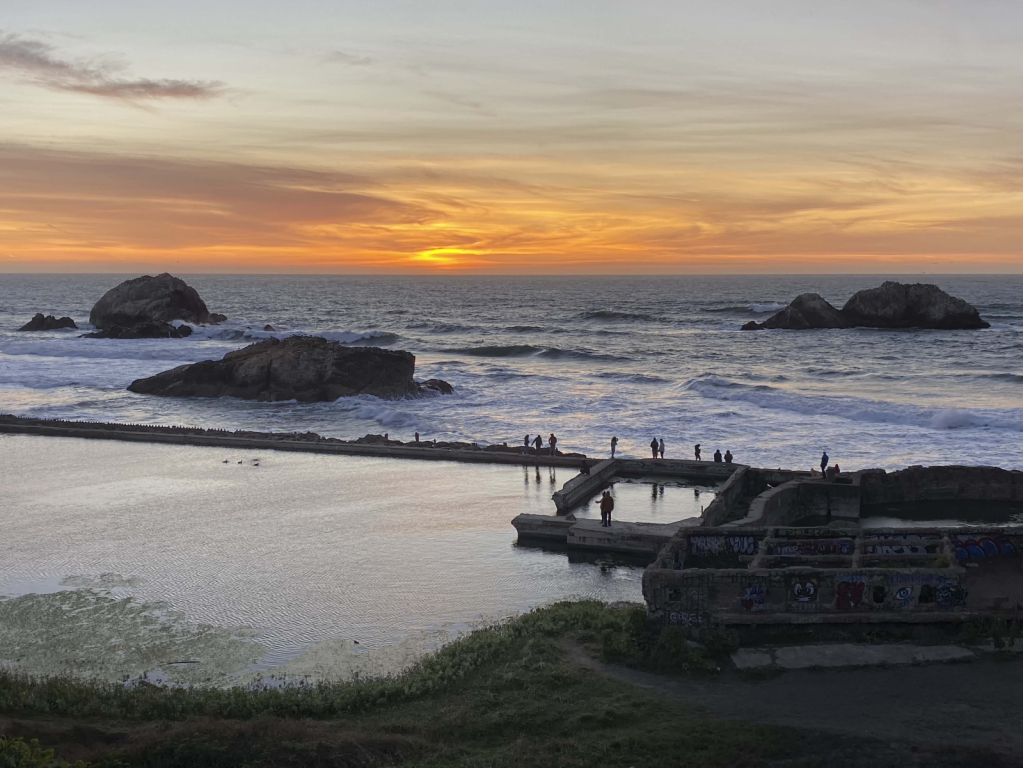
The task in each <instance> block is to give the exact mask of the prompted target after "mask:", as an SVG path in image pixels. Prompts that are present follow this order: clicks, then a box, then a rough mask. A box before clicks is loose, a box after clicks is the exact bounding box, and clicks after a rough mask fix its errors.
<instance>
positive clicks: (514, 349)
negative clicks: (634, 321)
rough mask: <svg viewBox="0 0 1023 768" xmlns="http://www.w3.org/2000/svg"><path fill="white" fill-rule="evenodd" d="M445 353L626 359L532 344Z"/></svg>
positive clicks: (477, 355)
mask: <svg viewBox="0 0 1023 768" xmlns="http://www.w3.org/2000/svg"><path fill="white" fill-rule="evenodd" d="M442 351H444V352H454V353H455V354H459V355H469V356H471V357H542V358H547V359H552V360H557V359H561V358H566V359H577V360H623V359H625V358H621V357H615V356H614V355H605V354H601V353H599V352H591V351H589V350H585V349H559V348H558V347H535V346H533V345H532V344H508V345H489V346H482V347H462V348H460V349H447V350H442Z"/></svg>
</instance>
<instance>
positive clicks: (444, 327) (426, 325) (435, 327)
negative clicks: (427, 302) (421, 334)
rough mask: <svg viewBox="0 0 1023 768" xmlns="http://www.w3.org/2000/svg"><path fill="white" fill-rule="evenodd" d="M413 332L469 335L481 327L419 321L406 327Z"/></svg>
mask: <svg viewBox="0 0 1023 768" xmlns="http://www.w3.org/2000/svg"><path fill="white" fill-rule="evenodd" d="M405 327H406V328H408V329H409V330H411V331H430V332H431V333H468V332H469V331H478V330H479V326H477V325H459V324H458V323H433V322H428V321H423V320H417V321H416V322H413V323H407V324H406V325H405Z"/></svg>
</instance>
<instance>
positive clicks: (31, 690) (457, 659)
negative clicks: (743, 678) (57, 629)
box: [0, 602, 999, 768]
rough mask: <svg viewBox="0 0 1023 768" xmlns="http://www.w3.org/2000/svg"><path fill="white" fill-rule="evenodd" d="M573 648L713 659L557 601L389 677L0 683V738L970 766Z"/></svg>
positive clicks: (255, 752)
mask: <svg viewBox="0 0 1023 768" xmlns="http://www.w3.org/2000/svg"><path fill="white" fill-rule="evenodd" d="M569 642H576V643H583V644H585V645H586V646H587V647H589V648H592V649H595V651H596V652H599V653H601V654H602V655H603V656H604V657H605V658H606V659H608V660H612V661H620V662H625V663H631V664H635V665H639V666H644V667H646V668H657V669H661V670H665V671H667V670H671V671H672V672H674V673H681V674H699V675H712V674H713V667H714V663H715V662H714V660H713V659H712V658H708V657H706V656H705V655H703V654H701V653H696V652H692V651H688V650H686V647H685V644H684V638H682V637H681V635H679V634H676V633H674V632H671V631H665V632H663V633H660V634H655V633H651V632H650V631H649V630H648V629H647V628H646V626H645V623H644V621H643V612H642V610H641V609H640V610H638V611H637V610H636V609H627V608H609V607H606V606H603V605H601V604H600V603H594V602H574V603H560V604H557V605H554V606H550V607H547V608H543V609H540V610H537V611H534V612H532V613H530V614H527V615H526V616H523V617H520V618H518V619H516V620H515V621H512V622H509V623H508V624H505V625H502V626H500V627H494V628H489V629H484V630H480V631H477V632H475V633H473V634H472V635H470V636H468V637H466V638H464V639H462V640H460V641H458V642H456V643H453V644H452V645H450V646H448V647H447V648H445V649H443V650H442V651H440V652H439V653H438V654H436V655H435V656H433V657H431V658H430V659H428V660H426V661H424V662H422V663H421V664H419V665H417V666H416V667H414V668H413V669H411V670H410V671H408V672H407V673H405V674H403V675H401V676H399V677H396V678H392V679H387V680H375V681H355V682H351V683H345V684H333V685H319V686H312V687H310V688H308V689H306V690H301V689H299V690H296V689H290V690H285V691H279V690H269V691H242V690H228V691H217V690H198V689H191V690H164V689H158V688H153V687H145V688H141V689H133V690H126V689H124V688H123V687H121V686H94V685H89V684H83V683H76V682H73V681H69V680H66V679H50V680H43V681H32V680H25V679H21V678H18V677H15V676H10V675H3V674H0V733H3V734H6V735H8V736H10V737H20V738H24V739H30V738H38V739H39V741H40V743H41V744H42V746H43V747H54V748H55V749H56V751H57V754H58V755H59V756H60V757H61V758H65V759H72V760H74V759H85V760H89V761H92V762H93V763H98V764H103V763H107V764H113V761H120V762H121V763H122V764H128V765H145V766H154V767H156V766H193V765H202V766H236V765H253V766H255V765H273V766H291V765H295V766H298V765H313V766H372V765H395V764H402V765H409V766H455V765H457V766H519V765H535V766H623V768H624V767H625V766H636V767H637V768H638V767H639V766H743V767H750V768H752V767H754V766H779V765H786V766H806V768H810V767H811V766H858V765H870V766H876V767H878V768H883V767H884V766H893V767H894V766H906V765H927V766H959V765H963V766H965V765H976V764H978V763H977V762H976V761H977V759H978V755H977V753H976V750H972V751H970V752H969V753H963V754H962V755H958V754H955V753H940V754H935V753H931V752H920V751H917V750H916V749H915V748H913V747H911V746H908V745H892V744H886V743H885V744H882V743H878V742H875V741H871V740H870V739H860V738H856V739H853V738H851V737H838V736H834V735H824V734H817V733H813V732H808V731H796V730H792V729H781V728H772V727H760V726H753V725H749V724H745V723H735V722H723V721H717V720H714V719H710V718H708V717H706V716H705V715H703V714H701V713H699V712H696V711H694V710H692V709H691V708H688V707H685V706H682V705H680V704H678V703H674V702H670V701H665V700H663V699H660V698H657V697H656V696H654V695H653V694H649V693H646V692H644V691H642V690H640V689H638V688H635V687H633V686H629V685H627V684H624V683H620V682H617V681H614V680H611V679H609V678H606V677H602V676H600V675H598V674H596V673H594V672H592V671H590V670H587V669H584V668H581V667H579V666H577V665H574V664H572V663H571V662H570V661H569V659H568V658H567V656H566V653H565V651H564V648H565V644H566V643H569ZM726 645H727V644H723V647H722V651H725V650H727V648H726V647H725V646H726ZM15 750H20V751H21V752H24V747H22V746H17V747H15V746H14V742H12V741H7V742H6V743H4V742H3V741H0V768H7V765H12V766H19V768H33V767H34V766H42V765H50V764H54V763H53V762H52V761H51V760H50V759H49V758H46V757H45V756H43V757H40V756H39V755H38V754H37V755H36V756H35V757H31V758H30V757H25V755H24V754H22V756H21V757H19V758H17V759H15V758H11V757H8V758H5V757H4V753H5V751H6V752H10V753H14V751H15ZM5 760H7V762H6V763H5ZM19 760H20V762H19ZM982 760H983V762H984V763H985V764H986V765H992V766H994V765H999V763H998V761H997V760H996V759H995V758H993V757H991V758H990V759H989V758H988V757H987V756H984V757H983V758H982Z"/></svg>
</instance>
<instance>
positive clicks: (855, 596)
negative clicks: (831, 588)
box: [835, 581, 867, 611]
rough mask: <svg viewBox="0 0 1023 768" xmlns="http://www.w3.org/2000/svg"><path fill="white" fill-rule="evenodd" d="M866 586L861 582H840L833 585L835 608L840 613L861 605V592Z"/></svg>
mask: <svg viewBox="0 0 1023 768" xmlns="http://www.w3.org/2000/svg"><path fill="white" fill-rule="evenodd" d="M866 588H867V585H866V584H865V583H863V582H862V581H840V582H838V583H837V584H835V607H836V608H837V609H838V610H840V611H851V610H854V609H856V608H859V607H860V605H862V603H863V591H864V590H865V589H866Z"/></svg>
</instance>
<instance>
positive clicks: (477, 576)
mask: <svg viewBox="0 0 1023 768" xmlns="http://www.w3.org/2000/svg"><path fill="white" fill-rule="evenodd" d="M0 466H2V467H3V470H4V471H3V472H2V473H0V499H2V500H3V503H0V531H3V535H2V536H0V666H6V665H11V664H13V665H14V666H17V667H18V668H20V669H22V670H24V671H27V672H30V673H33V674H44V673H45V674H52V673H55V672H58V671H67V672H72V673H75V674H79V675H84V676H89V677H101V678H103V679H108V680H120V679H122V678H123V677H124V676H125V675H128V676H129V677H137V676H138V675H140V674H142V673H143V672H147V673H150V674H152V673H154V672H156V671H159V672H160V674H161V675H163V676H164V677H165V678H167V679H170V680H173V681H180V682H192V681H196V682H200V681H206V680H207V679H208V678H209V679H210V682H231V681H236V680H239V679H240V680H241V681H244V679H245V678H244V675H245V674H249V675H251V674H252V672H254V671H258V670H268V669H273V670H275V672H274V673H275V674H282V672H281V670H283V674H287V675H294V674H296V673H297V674H299V675H306V674H308V675H311V676H314V677H332V676H342V675H344V674H347V673H348V672H350V671H354V670H356V669H357V670H359V671H363V672H365V671H369V672H374V671H393V670H394V668H395V666H401V664H402V663H405V662H407V661H408V660H410V658H412V657H414V656H416V655H417V654H419V653H421V652H422V651H424V650H429V648H430V647H433V646H435V645H437V644H438V643H441V642H444V641H445V640H447V639H450V638H451V637H453V636H455V635H457V634H458V633H460V632H463V631H465V630H466V629H468V628H470V627H472V626H474V625H475V624H476V623H479V622H486V621H492V620H495V619H500V618H502V617H505V616H508V615H510V614H514V613H518V612H521V611H525V610H528V609H530V608H532V607H533V606H536V605H540V604H543V603H547V602H550V601H553V600H559V599H567V598H593V599H599V600H603V601H608V602H614V601H622V600H626V601H641V600H642V592H641V579H642V573H643V565H642V564H637V563H635V562H631V561H629V560H626V559H620V558H612V557H606V556H605V557H601V558H599V560H600V562H598V563H596V564H595V563H593V562H590V561H576V560H575V559H574V558H572V559H570V558H569V557H567V556H566V554H565V553H564V552H559V551H553V550H551V549H547V548H543V547H537V546H529V545H525V544H522V545H520V544H518V543H517V541H516V533H515V530H514V528H513V527H512V526H511V519H512V518H513V517H514V516H515V515H517V514H519V513H533V514H553V513H554V505H553V503H552V502H551V494H552V493H553V492H554V491H555V490H557V489H558V488H560V487H561V485H563V484H564V483H565V481H566V480H568V479H569V478H570V477H572V476H573V475H574V472H570V471H566V470H563V469H560V470H559V469H553V468H546V467H543V468H536V467H517V466H504V465H479V464H459V463H454V462H435V461H398V460H394V459H386V458H369V457H352V456H323V455H317V454H301V453H286V452H274V451H266V452H262V451H236V450H232V449H225V448H205V447H193V446H167V445H147V444H144V443H122V442H116V441H93V440H78V439H70V438H48V437H35V436H25V435H0ZM612 493H613V494H614V496H615V499H616V509H615V514H616V516H617V519H625V520H637V521H650V522H663V523H667V522H673V521H676V520H682V519H691V518H694V517H695V516H698V515H699V514H700V509H701V507H703V506H704V505H706V504H708V503H709V502H710V501H711V500H713V498H714V489H713V488H706V487H705V488H697V487H683V486H682V485H680V484H678V483H670V484H667V485H665V484H660V483H657V484H653V483H649V484H647V483H642V482H635V481H633V482H623V483H617V484H616V485H615V486H614V488H613V491H612ZM576 514H577V515H578V516H580V517H586V516H589V517H594V516H596V515H597V514H598V513H597V511H596V505H595V504H593V503H592V502H591V503H588V504H587V505H585V506H584V507H583V508H582V509H578V510H576ZM83 648H84V649H87V650H86V651H84V652H83ZM180 660H186V661H190V662H191V661H195V662H197V664H194V665H193V664H187V665H177V664H175V665H174V666H168V663H173V662H176V661H180ZM367 664H368V665H369V666H368V667H367Z"/></svg>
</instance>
